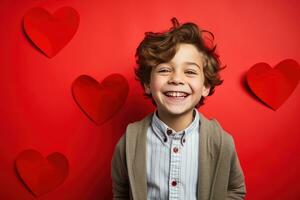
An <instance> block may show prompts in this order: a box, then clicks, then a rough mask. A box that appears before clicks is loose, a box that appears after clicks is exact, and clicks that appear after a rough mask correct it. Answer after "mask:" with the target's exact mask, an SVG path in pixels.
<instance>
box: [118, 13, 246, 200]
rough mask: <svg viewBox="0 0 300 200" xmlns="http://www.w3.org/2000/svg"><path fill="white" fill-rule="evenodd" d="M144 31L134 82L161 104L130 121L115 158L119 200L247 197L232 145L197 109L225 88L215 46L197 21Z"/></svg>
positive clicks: (173, 20)
mask: <svg viewBox="0 0 300 200" xmlns="http://www.w3.org/2000/svg"><path fill="white" fill-rule="evenodd" d="M172 22H173V27H172V28H171V29H170V30H168V31H166V32H163V33H152V32H147V33H146V36H145V38H144V40H143V41H142V42H141V43H140V45H139V47H138V48H137V52H136V57H137V64H138V67H137V68H136V70H135V73H136V76H137V79H138V80H139V81H140V82H141V85H142V86H143V88H144V91H145V95H146V96H147V97H149V98H151V100H152V102H153V104H154V105H155V106H156V110H155V112H154V113H151V114H149V115H148V116H146V117H145V118H144V119H142V120H141V121H138V122H135V123H132V124H129V125H128V127H127V129H126V133H125V134H124V135H123V136H122V137H121V138H120V140H119V142H118V144H117V146H116V149H115V152H114V155H113V159H112V179H113V198H114V199H135V200H144V199H172V200H173V199H182V200H190V199H191V200H195V199H198V200H223V199H224V200H225V199H226V200H229V199H244V197H245V194H246V190H245V181H244V175H243V171H242V169H241V166H240V163H239V160H238V157H237V153H236V150H235V146H234V141H233V138H232V136H231V135H229V134H228V133H226V132H225V131H224V130H223V129H222V128H221V126H220V125H219V124H218V122H217V121H216V120H214V119H213V120H209V119H207V118H206V117H205V116H204V115H203V114H201V113H200V112H199V111H198V110H197V108H198V107H200V106H201V105H203V104H204V98H205V97H207V96H209V95H212V94H213V93H214V89H215V87H216V86H218V85H220V84H221V83H222V80H220V76H219V71H220V70H221V67H220V63H219V60H218V56H217V55H216V54H215V47H213V48H210V47H208V46H207V44H205V42H204V38H203V37H204V36H203V33H208V34H210V32H207V31H199V28H198V27H197V25H195V24H194V23H185V24H183V25H180V24H179V23H178V21H177V19H176V18H173V19H172Z"/></svg>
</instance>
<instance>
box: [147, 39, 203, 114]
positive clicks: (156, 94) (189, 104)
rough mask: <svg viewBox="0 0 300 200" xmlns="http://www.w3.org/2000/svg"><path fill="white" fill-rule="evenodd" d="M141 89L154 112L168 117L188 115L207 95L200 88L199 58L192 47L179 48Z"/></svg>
mask: <svg viewBox="0 0 300 200" xmlns="http://www.w3.org/2000/svg"><path fill="white" fill-rule="evenodd" d="M144 86H145V92H146V93H148V94H150V93H151V95H152V97H153V99H154V101H155V102H156V105H157V109H158V111H160V112H163V113H165V114H171V115H180V114H186V113H189V112H191V111H192V110H193V109H194V107H195V106H196V105H197V103H198V102H199V101H200V99H201V97H202V96H204V97H205V96H207V95H208V94H209V88H208V87H205V86H204V74H203V60H202V54H201V53H200V52H199V51H198V50H197V48H196V47H195V46H194V45H191V44H180V45H179V48H178V50H177V52H176V54H175V56H174V57H173V58H172V60H170V61H169V62H168V63H161V64H159V65H157V66H156V67H154V68H153V69H152V71H151V76H150V83H149V84H144Z"/></svg>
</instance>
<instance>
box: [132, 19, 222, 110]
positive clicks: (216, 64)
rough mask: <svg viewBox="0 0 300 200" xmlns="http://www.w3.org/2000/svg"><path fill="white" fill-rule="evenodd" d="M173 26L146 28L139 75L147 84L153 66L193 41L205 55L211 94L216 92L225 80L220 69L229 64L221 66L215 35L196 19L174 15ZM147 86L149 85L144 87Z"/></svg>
mask: <svg viewBox="0 0 300 200" xmlns="http://www.w3.org/2000/svg"><path fill="white" fill-rule="evenodd" d="M171 21H172V24H173V27H171V28H170V29H169V30H168V31H165V32H158V33H154V32H146V33H145V37H144V39H143V40H142V42H141V43H140V44H139V46H138V47H137V49H136V54H135V58H136V63H137V67H136V68H135V69H134V71H135V75H136V79H137V80H138V81H139V82H140V83H141V85H142V87H143V88H144V84H149V83H150V75H151V70H152V68H153V67H155V66H157V65H158V64H160V63H165V62H169V61H170V60H171V59H172V58H173V57H174V56H175V54H176V52H177V50H178V46H179V44H182V43H185V44H193V45H194V46H195V47H196V48H197V49H198V51H199V52H201V53H202V55H203V60H204V62H203V64H204V66H203V73H204V85H205V86H206V87H210V92H209V94H208V96H210V95H212V94H213V93H214V91H215V87H216V86H218V85H221V84H222V82H223V80H221V79H220V74H219V72H220V71H221V70H222V69H223V68H225V67H221V64H220V60H219V55H218V54H217V53H216V47H217V46H216V45H215V44H214V35H213V34H212V33H211V32H210V31H206V30H201V29H200V30H199V27H198V26H197V25H196V24H194V23H190V22H188V23H184V24H182V25H180V24H179V22H178V20H177V19H176V18H175V17H173V18H172V19H171ZM144 89H145V88H144ZM144 95H145V96H146V97H149V98H151V99H152V103H153V104H154V105H156V103H155V101H154V100H153V98H152V95H151V94H147V93H144ZM204 100H205V98H204V97H202V98H201V100H200V101H199V103H198V104H197V105H196V106H195V107H196V108H198V107H200V106H201V105H203V104H204Z"/></svg>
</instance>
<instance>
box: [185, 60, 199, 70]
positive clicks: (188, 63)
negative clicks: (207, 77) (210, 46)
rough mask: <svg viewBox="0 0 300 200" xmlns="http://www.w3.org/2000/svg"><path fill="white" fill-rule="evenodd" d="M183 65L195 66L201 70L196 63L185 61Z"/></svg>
mask: <svg viewBox="0 0 300 200" xmlns="http://www.w3.org/2000/svg"><path fill="white" fill-rule="evenodd" d="M184 64H187V65H196V66H197V67H199V69H201V67H200V66H199V65H198V64H197V63H195V62H190V61H186V62H184Z"/></svg>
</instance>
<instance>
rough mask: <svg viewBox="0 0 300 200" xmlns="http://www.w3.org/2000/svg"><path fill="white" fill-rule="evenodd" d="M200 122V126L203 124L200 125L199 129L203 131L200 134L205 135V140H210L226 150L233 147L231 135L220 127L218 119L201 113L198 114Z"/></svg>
mask: <svg viewBox="0 0 300 200" xmlns="http://www.w3.org/2000/svg"><path fill="white" fill-rule="evenodd" d="M200 122H201V125H200V126H204V127H201V130H203V131H204V132H205V133H202V134H203V135H204V137H207V140H208V141H210V143H213V144H214V145H217V146H222V147H223V148H226V149H228V150H232V149H233V148H234V141H233V137H232V135H231V134H229V133H228V132H227V131H225V130H224V129H223V128H222V126H221V125H220V123H219V122H218V120H216V119H214V118H212V119H208V118H207V117H205V116H204V115H203V114H200Z"/></svg>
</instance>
